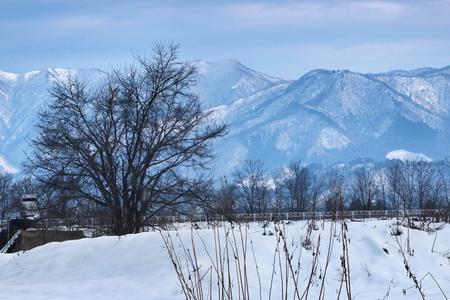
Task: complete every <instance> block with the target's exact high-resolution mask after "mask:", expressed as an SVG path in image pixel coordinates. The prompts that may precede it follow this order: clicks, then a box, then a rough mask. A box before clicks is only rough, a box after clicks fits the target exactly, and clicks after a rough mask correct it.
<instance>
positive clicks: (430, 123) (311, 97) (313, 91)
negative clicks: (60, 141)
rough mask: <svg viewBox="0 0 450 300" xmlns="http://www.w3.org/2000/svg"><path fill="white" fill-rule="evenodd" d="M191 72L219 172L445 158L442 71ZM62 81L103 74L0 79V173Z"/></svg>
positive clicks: (210, 68) (234, 66) (449, 87)
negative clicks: (216, 128)
mask: <svg viewBox="0 0 450 300" xmlns="http://www.w3.org/2000/svg"><path fill="white" fill-rule="evenodd" d="M189 63H190V64H192V65H194V66H195V67H196V68H197V71H198V80H197V86H196V90H195V91H196V92H197V93H198V95H199V97H200V99H201V101H202V102H203V104H204V108H206V109H211V110H212V111H213V112H214V116H215V117H217V118H219V119H220V120H223V121H225V122H227V123H228V124H229V135H228V136H227V137H226V138H225V139H223V140H222V141H220V142H219V143H218V144H217V147H216V149H217V152H218V153H217V156H218V157H219V162H218V164H217V166H218V167H219V168H220V169H221V170H223V171H224V172H227V170H230V169H231V168H232V167H233V164H235V163H238V162H239V161H242V160H245V159H247V158H252V159H262V160H264V161H266V162H267V164H268V166H275V165H282V164H283V163H286V162H287V161H289V160H292V159H302V160H303V161H304V162H305V163H314V162H318V163H324V164H332V163H335V162H337V161H341V162H347V161H352V160H354V159H357V158H360V157H361V158H364V157H367V158H371V159H375V160H382V159H385V158H386V153H388V152H389V153H390V154H389V158H390V157H419V158H421V159H431V158H430V157H433V158H435V159H441V158H444V157H446V156H447V153H448V149H450V140H449V139H448V138H447V137H448V136H450V76H448V75H449V74H450V66H449V67H444V68H441V69H436V68H421V69H415V70H411V71H392V72H386V73H378V74H362V73H357V72H351V71H349V70H322V69H318V70H313V71H310V72H308V73H306V74H305V75H303V76H301V77H300V78H299V79H298V80H294V81H288V80H283V79H279V78H276V77H272V76H269V75H266V74H263V73H261V72H258V71H255V70H252V69H250V68H248V67H246V66H244V65H243V64H241V63H240V62H238V61H236V60H225V61H220V62H206V61H201V60H197V61H191V62H189ZM70 74H76V75H79V76H81V77H83V78H85V79H88V81H89V82H93V83H94V84H95V82H96V80H98V79H100V78H102V77H103V76H104V75H105V73H104V72H103V71H101V70H98V69H79V70H69V69H61V68H49V69H47V70H43V71H32V72H28V73H22V74H14V73H8V72H0V156H1V157H3V158H2V164H3V165H4V167H3V169H6V168H9V169H11V168H17V169H19V166H20V162H21V161H22V159H23V158H24V154H23V153H24V151H25V150H26V149H27V145H28V142H29V141H30V139H31V138H32V137H33V136H34V135H35V134H36V130H35V129H34V125H35V124H36V122H37V113H38V112H39V111H40V110H41V109H42V108H44V107H45V106H46V105H47V104H48V103H49V101H51V99H50V96H49V93H48V90H49V88H50V87H51V86H52V84H53V83H54V82H55V81H58V80H65V79H66V78H67V77H68V76H69V75H70ZM392 149H408V151H411V152H408V151H406V150H404V151H406V152H402V151H403V150H402V151H400V152H399V151H397V152H395V151H394V152H392V151H391V150H392ZM412 151H413V152H412ZM391 152H392V153H391ZM411 153H412V154H411ZM420 153H427V155H430V156H420V155H419V154H420ZM416 154H417V155H419V156H417V155H416ZM415 155H416V156H415ZM389 158H388V159H389ZM0 168H1V167H0Z"/></svg>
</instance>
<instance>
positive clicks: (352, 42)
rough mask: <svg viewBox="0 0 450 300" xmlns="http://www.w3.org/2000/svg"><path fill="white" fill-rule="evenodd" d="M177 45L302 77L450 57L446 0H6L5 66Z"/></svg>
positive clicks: (449, 60)
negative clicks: (156, 44) (170, 43)
mask: <svg viewBox="0 0 450 300" xmlns="http://www.w3.org/2000/svg"><path fill="white" fill-rule="evenodd" d="M155 41H159V42H165V41H173V42H175V43H179V44H180V46H181V48H180V56H181V58H182V59H185V60H192V59H204V60H209V61H217V60H223V59H228V58H233V59H237V60H239V61H241V62H242V63H244V64H245V65H248V66H250V67H252V68H254V69H256V70H259V71H263V72H266V73H269V74H271V75H275V76H280V77H284V78H297V77H299V76H300V75H302V74H303V73H305V72H307V71H309V70H311V69H315V68H327V69H338V68H344V69H350V70H354V71H360V72H378V71H384V70H390V69H410V68H416V67H423V66H434V67H442V66H446V65H450V0H428V1H427V0H425V1H418V0H409V1H406V0H405V1H402V0H395V1H394V0H379V1H371V0H362V1H188V0H179V1H170V0H167V1H139V0H130V1H125V0H124V1H106V0H99V1H94V0H90V1H88V0H77V1H69V0H65V1H64V0H62V1H56V0H39V1H36V0H0V70H5V71H11V72H24V71H29V70H35V69H44V68H47V67H69V68H80V67H99V68H108V67H109V66H112V65H118V64H122V63H123V62H126V61H129V60H130V59H131V57H132V55H133V52H139V53H146V52H147V53H148V52H149V51H150V48H151V46H152V44H153V43H154V42H155Z"/></svg>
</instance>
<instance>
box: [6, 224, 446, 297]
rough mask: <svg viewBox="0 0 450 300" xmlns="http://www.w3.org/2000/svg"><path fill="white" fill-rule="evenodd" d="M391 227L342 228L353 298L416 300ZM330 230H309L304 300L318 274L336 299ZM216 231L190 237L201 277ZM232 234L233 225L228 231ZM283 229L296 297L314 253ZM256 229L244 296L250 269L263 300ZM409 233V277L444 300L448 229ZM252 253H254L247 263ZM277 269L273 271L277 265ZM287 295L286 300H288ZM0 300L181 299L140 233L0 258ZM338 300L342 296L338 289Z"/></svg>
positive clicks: (267, 248) (299, 231)
mask: <svg viewBox="0 0 450 300" xmlns="http://www.w3.org/2000/svg"><path fill="white" fill-rule="evenodd" d="M393 222H394V221H392V220H390V221H376V220H371V221H367V222H349V223H348V238H349V260H350V276H351V289H352V296H353V299H421V298H420V295H419V294H418V291H417V290H416V289H415V288H414V287H413V285H414V283H413V281H412V279H411V278H410V277H408V276H407V273H406V270H405V266H404V263H403V259H402V257H401V254H400V252H399V250H398V245H397V242H396V241H395V237H394V236H392V235H391V234H390V233H391V231H392V229H393V226H392V224H393ZM330 225H331V223H330V222H325V224H323V227H322V223H320V224H319V228H318V230H313V231H312V241H313V243H312V246H313V248H315V246H316V245H317V239H318V237H319V235H320V251H319V256H318V264H317V270H316V272H315V274H314V275H313V276H312V285H311V289H310V292H309V296H308V298H310V299H317V297H318V294H319V291H320V287H321V281H322V278H324V277H325V285H324V287H325V297H324V299H336V294H337V290H338V289H339V286H340V278H341V277H340V276H341V275H340V274H341V273H340V270H341V268H340V266H341V261H340V255H341V254H342V244H341V235H340V232H339V230H340V227H339V226H337V231H336V233H335V235H333V237H332V239H331V240H332V241H333V248H332V252H331V262H330V264H329V267H328V271H327V275H326V276H324V270H325V260H326V256H327V249H328V241H329V239H328V238H329V232H330ZM432 226H434V227H435V226H437V225H436V224H433V225H432ZM223 230H224V229H223V228H221V229H219V230H218V231H214V230H213V229H212V228H204V229H199V230H196V231H195V232H194V234H193V235H194V238H195V237H198V235H197V233H198V234H199V236H201V237H202V241H203V242H204V244H203V243H202V242H201V241H200V240H198V238H197V242H196V250H197V255H198V257H199V258H198V259H199V265H200V268H201V272H206V271H207V270H208V268H209V267H210V265H211V263H210V259H209V258H208V255H207V254H206V252H205V251H204V250H205V247H206V249H207V250H208V252H209V253H210V254H213V253H214V233H219V234H220V233H221V232H223ZM234 230H235V231H236V230H238V228H237V227H235V229H234ZM285 230H286V237H287V238H286V241H287V246H288V250H289V251H290V253H293V254H294V256H293V261H295V266H296V265H297V259H298V258H300V274H299V288H300V289H301V293H302V292H303V289H304V287H305V286H306V284H307V282H308V278H309V276H310V272H311V263H312V261H313V257H314V256H313V252H315V251H312V250H306V249H304V248H303V247H302V246H301V245H300V244H301V241H302V240H304V236H305V235H306V223H305V222H295V223H292V224H287V225H286V227H285ZM263 231H264V229H263V228H262V224H257V223H254V224H250V225H249V227H248V228H247V227H245V228H242V232H243V233H244V235H245V234H246V233H247V237H248V242H247V245H248V253H247V256H248V257H247V266H248V274H249V291H250V295H251V299H260V298H259V290H260V285H259V283H258V282H259V281H258V277H257V273H256V265H257V266H258V267H259V274H260V278H261V295H262V299H268V297H267V296H268V294H269V289H270V287H269V285H270V281H271V276H272V269H273V266H272V263H273V260H274V251H275V247H276V234H275V235H269V234H267V235H263ZM269 231H270V232H275V230H274V227H273V224H271V225H270V226H269V229H267V230H266V233H269ZM177 233H178V234H179V237H180V239H178V237H177V234H176V232H175V231H172V232H171V234H172V238H173V242H174V245H175V248H176V250H177V251H181V248H180V247H178V245H179V241H180V240H181V241H183V244H184V245H185V246H186V247H190V246H191V230H190V229H189V227H188V226H186V225H185V226H183V227H180V228H178V230H177ZM238 233H239V231H236V234H238ZM409 235H410V244H411V249H412V250H413V252H414V255H413V256H410V255H408V254H406V255H407V258H408V263H409V266H410V268H411V270H412V272H413V273H414V274H415V275H416V277H417V279H418V280H420V279H421V278H422V277H423V276H424V275H426V274H427V273H428V272H430V273H431V274H432V275H433V276H434V278H435V279H436V280H437V281H438V283H439V285H440V286H441V288H442V289H443V290H444V293H445V294H446V295H447V297H449V296H450V226H449V225H445V226H444V227H443V228H442V229H441V230H438V231H436V232H431V233H427V232H425V231H419V230H410V233H409ZM406 236H407V230H406V229H405V228H403V234H402V235H400V236H399V241H400V243H401V245H403V246H405V241H406ZM238 239H239V237H238ZM222 242H223V241H222ZM433 243H434V246H433ZM222 245H223V244H222ZM383 248H385V250H384V249H383ZM251 249H253V250H254V253H255V257H254V258H253V255H252V250H251ZM432 249H433V251H432ZM179 253H182V252H179ZM314 254H315V255H316V253H314ZM255 260H256V262H257V263H255ZM276 265H277V266H278V262H277V263H276ZM208 274H209V273H208ZM279 276H280V272H278V270H277V271H276V274H275V276H274V278H275V279H274V284H273V290H272V299H274V300H277V299H280V298H281V297H280V296H279V295H280V290H279V289H280V285H279V281H280V280H279ZM205 280H209V275H208V276H205ZM205 286H208V284H205ZM291 287H292V285H291ZM421 287H422V290H423V291H424V293H425V295H426V297H427V299H433V300H439V299H445V297H444V296H443V295H442V293H441V292H440V290H439V287H438V286H437V284H436V283H435V282H434V281H433V279H432V277H431V276H427V277H425V279H423V281H422V282H421ZM213 289H215V287H214V285H213ZM404 290H405V291H404ZM404 293H406V295H405V294H404ZM292 298H293V296H290V297H289V299H292ZM0 299H158V300H163V299H175V300H176V299H185V297H184V296H183V295H182V294H181V288H180V285H179V281H178V279H177V277H176V275H175V273H174V269H173V266H172V264H171V262H170V260H169V257H168V255H167V251H166V249H165V248H164V246H163V241H162V238H161V235H160V234H159V233H158V232H147V233H141V234H136V235H129V236H125V237H121V238H118V237H99V238H93V239H82V240H77V241H67V242H63V243H51V244H47V245H44V246H41V247H38V248H35V249H33V250H30V251H27V252H25V253H16V254H0ZM341 299H346V296H345V292H343V294H342V295H341Z"/></svg>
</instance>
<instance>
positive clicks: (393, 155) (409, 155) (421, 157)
mask: <svg viewBox="0 0 450 300" xmlns="http://www.w3.org/2000/svg"><path fill="white" fill-rule="evenodd" d="M386 159H388V160H401V161H425V162H431V161H433V159H432V158H431V157H428V156H426V155H425V154H422V153H414V152H410V151H407V150H404V149H399V150H394V151H391V152H389V153H388V154H386Z"/></svg>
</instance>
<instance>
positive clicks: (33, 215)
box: [21, 194, 41, 220]
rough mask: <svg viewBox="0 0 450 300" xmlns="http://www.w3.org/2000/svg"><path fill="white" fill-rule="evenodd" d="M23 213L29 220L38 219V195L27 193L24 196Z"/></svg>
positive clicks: (23, 216)
mask: <svg viewBox="0 0 450 300" xmlns="http://www.w3.org/2000/svg"><path fill="white" fill-rule="evenodd" d="M22 206H23V214H22V216H21V217H22V218H23V219H27V220H38V219H39V218H40V217H41V216H40V214H39V210H38V205H37V196H36V195H34V194H25V195H23V196H22Z"/></svg>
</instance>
